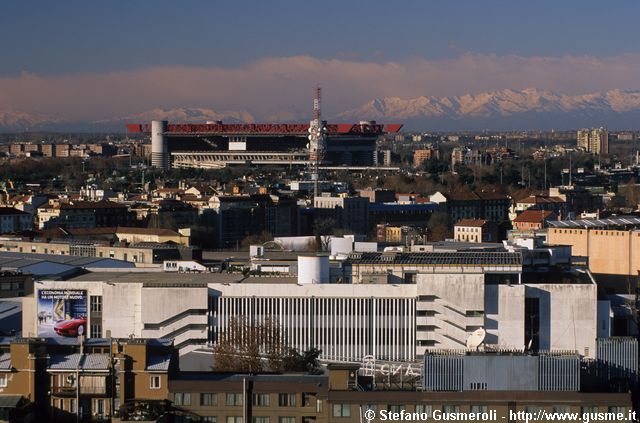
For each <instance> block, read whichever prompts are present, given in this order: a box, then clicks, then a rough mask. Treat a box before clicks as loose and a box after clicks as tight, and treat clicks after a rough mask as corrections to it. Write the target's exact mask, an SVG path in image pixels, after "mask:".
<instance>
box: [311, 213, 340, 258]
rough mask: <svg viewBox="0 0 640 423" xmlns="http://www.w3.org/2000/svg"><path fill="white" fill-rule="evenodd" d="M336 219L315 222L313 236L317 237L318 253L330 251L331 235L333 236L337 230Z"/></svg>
mask: <svg viewBox="0 0 640 423" xmlns="http://www.w3.org/2000/svg"><path fill="white" fill-rule="evenodd" d="M337 224H338V222H336V220H335V219H331V218H326V219H316V221H315V222H313V235H315V237H316V251H327V250H328V249H329V242H330V240H331V237H330V235H333V234H334V232H335V229H336V225H337Z"/></svg>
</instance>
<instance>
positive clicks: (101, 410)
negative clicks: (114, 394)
mask: <svg viewBox="0 0 640 423" xmlns="http://www.w3.org/2000/svg"><path fill="white" fill-rule="evenodd" d="M96 404H97V409H98V415H99V416H100V417H102V415H103V414H104V400H103V399H99V400H96Z"/></svg>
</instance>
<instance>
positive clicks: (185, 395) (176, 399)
mask: <svg viewBox="0 0 640 423" xmlns="http://www.w3.org/2000/svg"><path fill="white" fill-rule="evenodd" d="M173 403H174V404H175V405H191V394H190V393H189V392H176V393H174V394H173Z"/></svg>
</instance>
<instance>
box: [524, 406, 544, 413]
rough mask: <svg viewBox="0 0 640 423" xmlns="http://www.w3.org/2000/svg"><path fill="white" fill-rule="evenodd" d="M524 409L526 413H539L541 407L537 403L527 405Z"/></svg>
mask: <svg viewBox="0 0 640 423" xmlns="http://www.w3.org/2000/svg"><path fill="white" fill-rule="evenodd" d="M524 411H526V412H527V413H539V412H541V411H542V407H540V406H539V405H527V406H526V407H525V408H524Z"/></svg>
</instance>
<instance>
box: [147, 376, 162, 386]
mask: <svg viewBox="0 0 640 423" xmlns="http://www.w3.org/2000/svg"><path fill="white" fill-rule="evenodd" d="M149 387H150V388H151V389H160V376H151V383H150V385H149Z"/></svg>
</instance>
